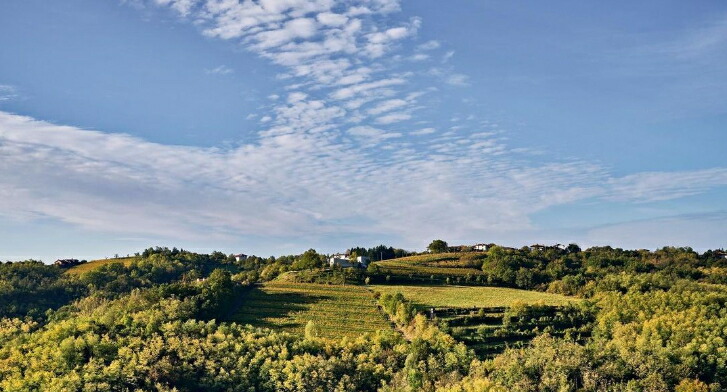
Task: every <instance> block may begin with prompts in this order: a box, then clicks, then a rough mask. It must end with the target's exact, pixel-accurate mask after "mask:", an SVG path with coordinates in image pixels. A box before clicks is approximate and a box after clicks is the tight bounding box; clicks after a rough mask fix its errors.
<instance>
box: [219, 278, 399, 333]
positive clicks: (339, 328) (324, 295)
mask: <svg viewBox="0 0 727 392" xmlns="http://www.w3.org/2000/svg"><path fill="white" fill-rule="evenodd" d="M241 303H242V305H241V306H240V307H239V308H238V309H237V311H236V313H235V314H234V315H233V316H232V317H231V318H230V321H235V322H239V323H244V324H251V325H254V326H259V327H269V328H275V329H282V330H284V331H288V332H293V333H303V331H304V328H305V325H306V324H307V323H308V321H309V320H313V322H315V323H316V325H317V326H318V327H319V328H320V330H321V335H322V336H323V337H327V338H333V339H338V338H341V337H343V336H349V337H355V336H360V335H361V334H363V333H367V332H375V331H377V330H381V329H390V328H391V324H390V323H389V321H388V320H387V318H386V317H385V316H384V314H383V313H382V312H381V311H380V310H379V308H378V306H377V305H376V300H375V299H374V296H373V293H371V292H370V291H368V290H366V289H365V288H364V287H361V286H329V285H321V284H312V283H290V282H280V281H273V282H268V283H265V284H264V285H262V286H259V287H256V288H252V289H251V290H250V291H249V292H247V293H246V294H245V295H244V297H243V298H242V299H241Z"/></svg>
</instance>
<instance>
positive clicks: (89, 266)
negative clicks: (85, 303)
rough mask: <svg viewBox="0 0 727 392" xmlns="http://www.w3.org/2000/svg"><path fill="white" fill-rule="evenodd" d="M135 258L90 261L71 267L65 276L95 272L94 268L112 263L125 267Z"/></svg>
mask: <svg viewBox="0 0 727 392" xmlns="http://www.w3.org/2000/svg"><path fill="white" fill-rule="evenodd" d="M135 259H137V258H136V257H119V258H113V259H100V260H92V261H89V262H88V263H83V264H79V265H76V266H73V267H71V268H69V269H68V270H67V271H66V273H67V274H74V275H81V274H82V273H84V272H88V271H92V270H95V269H96V268H99V267H101V266H103V265H107V264H112V263H122V264H123V265H125V266H128V265H129V264H131V262H133V261H134V260H135Z"/></svg>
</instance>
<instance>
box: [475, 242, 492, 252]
mask: <svg viewBox="0 0 727 392" xmlns="http://www.w3.org/2000/svg"><path fill="white" fill-rule="evenodd" d="M493 246H495V244H475V245H473V246H472V249H474V250H478V251H481V252H487V251H488V250H490V248H492V247H493Z"/></svg>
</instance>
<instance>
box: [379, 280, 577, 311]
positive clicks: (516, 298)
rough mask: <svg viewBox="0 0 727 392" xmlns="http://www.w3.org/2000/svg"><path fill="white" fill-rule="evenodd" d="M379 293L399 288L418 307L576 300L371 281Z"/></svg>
mask: <svg viewBox="0 0 727 392" xmlns="http://www.w3.org/2000/svg"><path fill="white" fill-rule="evenodd" d="M372 289H373V290H375V291H378V292H380V293H382V294H386V293H389V294H393V293H397V292H400V293H402V294H403V295H404V297H405V298H406V299H408V300H410V301H412V302H413V303H414V305H416V306H417V307H418V308H420V309H422V310H426V309H427V308H430V307H437V308H439V307H447V308H486V307H510V306H512V305H514V304H538V303H540V304H544V305H549V306H560V305H567V304H569V303H571V302H574V301H578V300H577V299H576V298H571V297H566V296H564V295H560V294H550V293H542V292H538V291H528V290H518V289H512V288H508V287H477V286H474V287H473V286H409V285H374V286H373V287H372Z"/></svg>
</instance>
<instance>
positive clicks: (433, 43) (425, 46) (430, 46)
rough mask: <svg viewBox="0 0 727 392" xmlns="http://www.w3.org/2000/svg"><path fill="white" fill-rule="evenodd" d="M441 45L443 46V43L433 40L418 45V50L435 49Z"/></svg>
mask: <svg viewBox="0 0 727 392" xmlns="http://www.w3.org/2000/svg"><path fill="white" fill-rule="evenodd" d="M440 46H441V44H440V43H439V41H436V40H431V41H427V42H425V43H423V44H421V45H419V46H417V49H418V50H434V49H437V48H439V47H440Z"/></svg>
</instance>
